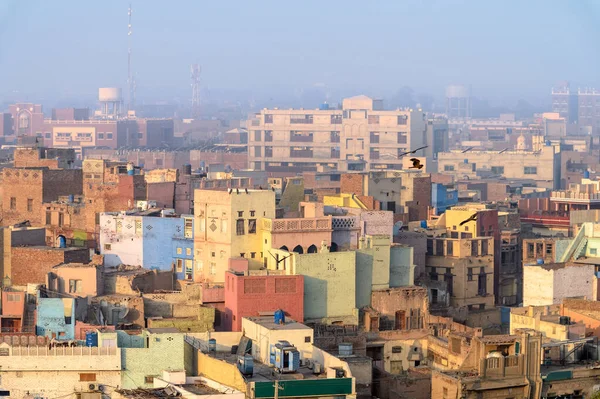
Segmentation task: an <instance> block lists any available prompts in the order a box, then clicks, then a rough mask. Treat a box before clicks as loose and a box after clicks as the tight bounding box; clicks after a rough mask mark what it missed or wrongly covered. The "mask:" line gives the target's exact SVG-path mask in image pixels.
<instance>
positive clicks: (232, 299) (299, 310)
mask: <svg viewBox="0 0 600 399" xmlns="http://www.w3.org/2000/svg"><path fill="white" fill-rule="evenodd" d="M277 309H281V310H283V311H284V312H285V313H286V315H288V316H290V317H291V318H292V319H294V320H297V321H299V322H302V321H303V320H304V276H300V275H298V276H285V275H261V276H244V275H238V274H235V273H232V272H227V273H225V317H224V321H223V327H224V329H225V330H231V331H241V330H242V318H243V317H248V316H258V315H259V312H274V311H276V310H277Z"/></svg>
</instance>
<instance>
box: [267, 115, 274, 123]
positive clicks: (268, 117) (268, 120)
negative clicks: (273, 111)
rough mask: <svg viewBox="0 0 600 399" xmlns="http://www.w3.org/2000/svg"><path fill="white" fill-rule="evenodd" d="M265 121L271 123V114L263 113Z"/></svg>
mask: <svg viewBox="0 0 600 399" xmlns="http://www.w3.org/2000/svg"><path fill="white" fill-rule="evenodd" d="M265 123H273V115H268V114H265Z"/></svg>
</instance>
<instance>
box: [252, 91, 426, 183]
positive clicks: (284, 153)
mask: <svg viewBox="0 0 600 399" xmlns="http://www.w3.org/2000/svg"><path fill="white" fill-rule="evenodd" d="M426 132H427V121H426V118H425V114H424V113H423V112H422V111H415V110H404V111H400V110H396V111H385V110H383V104H382V101H381V100H374V99H371V98H369V97H366V96H357V97H351V98H346V99H344V101H343V104H342V109H329V108H328V107H321V108H320V109H317V110H305V109H296V110H294V109H292V110H280V109H264V110H262V111H261V112H260V113H258V114H256V116H255V118H254V119H252V120H250V121H249V124H248V133H249V139H248V148H249V154H248V162H249V166H250V168H251V169H254V170H266V171H270V172H277V171H294V172H302V171H316V170H317V169H318V168H331V169H338V170H381V169H402V168H403V159H402V157H401V156H400V154H402V153H403V152H405V151H410V150H411V149H415V148H417V147H420V146H423V145H424V143H425V137H426ZM416 155H417V156H422V154H421V153H420V152H419V153H417V154H416Z"/></svg>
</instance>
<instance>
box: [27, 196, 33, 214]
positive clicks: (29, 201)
mask: <svg viewBox="0 0 600 399" xmlns="http://www.w3.org/2000/svg"><path fill="white" fill-rule="evenodd" d="M27 212H33V200H32V199H31V198H27Z"/></svg>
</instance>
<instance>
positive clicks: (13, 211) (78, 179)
mask: <svg viewBox="0 0 600 399" xmlns="http://www.w3.org/2000/svg"><path fill="white" fill-rule="evenodd" d="M0 178H1V186H0V187H1V188H0V191H1V194H2V196H1V197H2V218H3V219H2V224H4V225H11V224H15V223H19V222H22V221H24V220H29V221H30V223H31V225H32V226H42V225H44V224H45V220H42V218H41V215H42V214H41V212H40V208H41V206H42V204H43V203H46V202H52V201H56V200H58V197H60V196H63V195H70V194H73V195H78V194H81V193H82V172H81V170H80V169H58V170H50V169H14V168H6V169H3V170H2V173H1V175H0Z"/></svg>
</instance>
